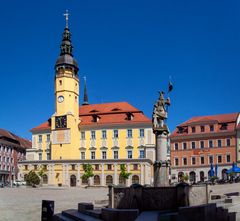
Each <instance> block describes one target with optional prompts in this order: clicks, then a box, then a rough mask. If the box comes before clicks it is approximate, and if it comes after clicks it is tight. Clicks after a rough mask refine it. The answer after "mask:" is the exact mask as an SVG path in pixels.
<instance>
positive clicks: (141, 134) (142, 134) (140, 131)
mask: <svg viewBox="0 0 240 221" xmlns="http://www.w3.org/2000/svg"><path fill="white" fill-rule="evenodd" d="M139 135H140V137H144V129H139Z"/></svg>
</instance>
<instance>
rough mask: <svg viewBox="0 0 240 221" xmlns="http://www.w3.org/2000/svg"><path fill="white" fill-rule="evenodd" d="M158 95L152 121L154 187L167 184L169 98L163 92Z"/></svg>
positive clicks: (168, 163) (168, 164)
mask: <svg viewBox="0 0 240 221" xmlns="http://www.w3.org/2000/svg"><path fill="white" fill-rule="evenodd" d="M159 94H160V96H159V98H158V100H157V101H156V103H155V105H154V108H153V115H152V123H153V133H154V134H155V137H156V147H155V153H156V161H155V162H154V187H160V186H169V166H170V162H169V161H168V160H167V147H168V134H169V129H168V127H167V125H166V119H167V117H168V116H167V114H168V113H167V109H168V106H169V105H170V99H169V98H167V99H166V100H165V99H164V92H163V91H161V92H159Z"/></svg>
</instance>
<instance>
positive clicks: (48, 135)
mask: <svg viewBox="0 0 240 221" xmlns="http://www.w3.org/2000/svg"><path fill="white" fill-rule="evenodd" d="M47 142H48V143H49V142H50V134H47Z"/></svg>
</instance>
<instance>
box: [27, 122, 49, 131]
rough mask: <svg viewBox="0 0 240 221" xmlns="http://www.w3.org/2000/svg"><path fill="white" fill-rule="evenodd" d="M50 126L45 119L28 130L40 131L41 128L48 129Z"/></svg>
mask: <svg viewBox="0 0 240 221" xmlns="http://www.w3.org/2000/svg"><path fill="white" fill-rule="evenodd" d="M50 129H51V126H50V123H49V121H46V122H44V123H42V124H40V125H38V126H37V127H34V128H32V129H31V130H30V131H31V132H34V131H42V130H50Z"/></svg>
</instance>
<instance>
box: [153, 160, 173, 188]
mask: <svg viewBox="0 0 240 221" xmlns="http://www.w3.org/2000/svg"><path fill="white" fill-rule="evenodd" d="M163 186H169V162H167V161H164V162H159V161H156V162H155V163H154V187H163Z"/></svg>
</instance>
